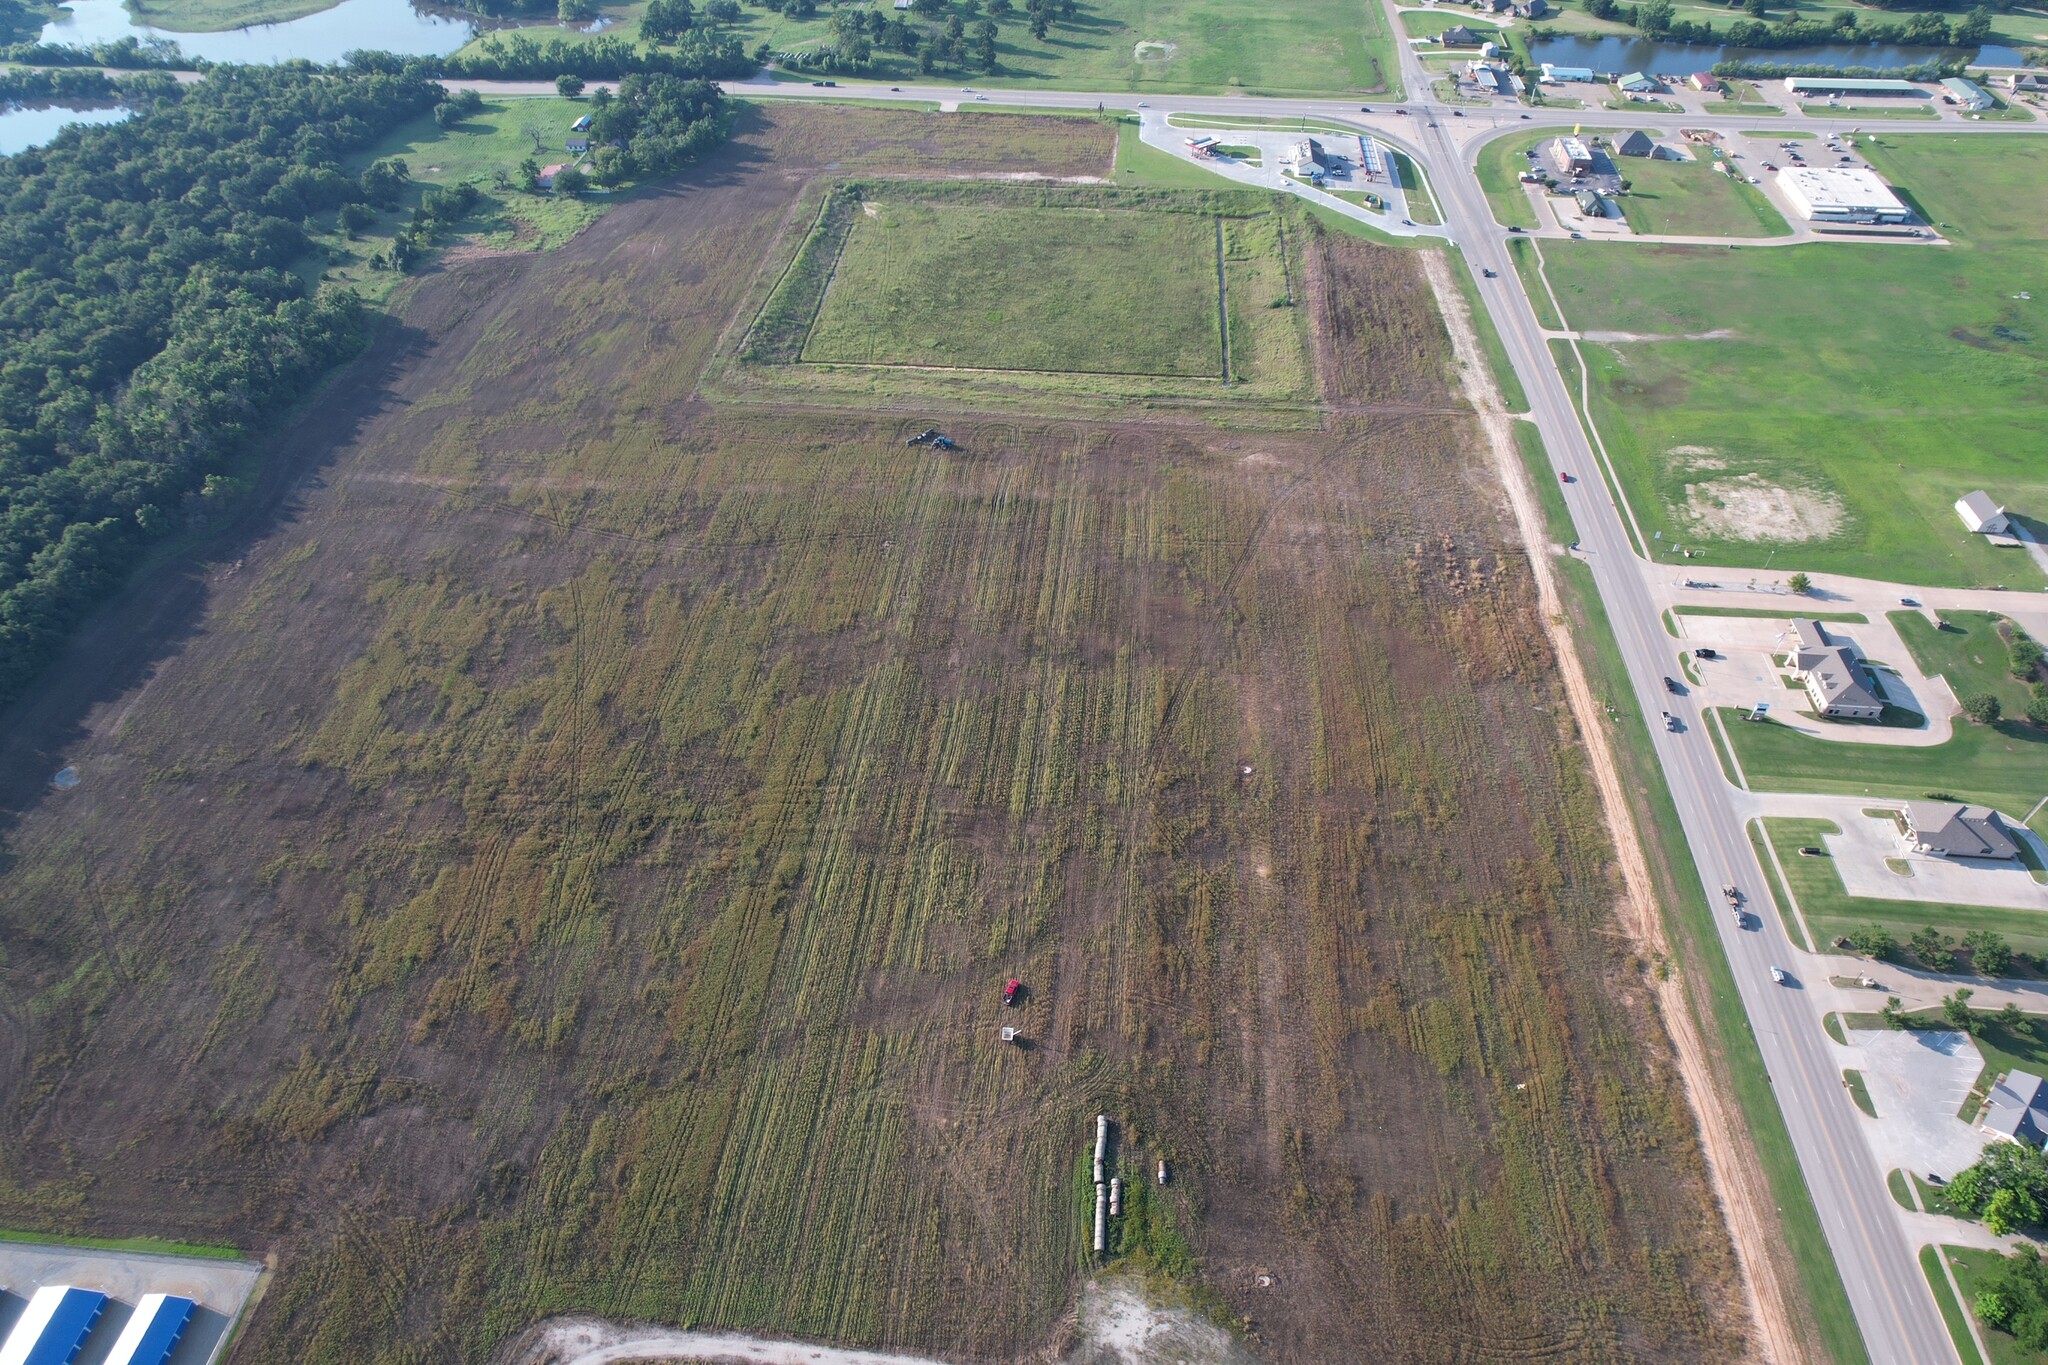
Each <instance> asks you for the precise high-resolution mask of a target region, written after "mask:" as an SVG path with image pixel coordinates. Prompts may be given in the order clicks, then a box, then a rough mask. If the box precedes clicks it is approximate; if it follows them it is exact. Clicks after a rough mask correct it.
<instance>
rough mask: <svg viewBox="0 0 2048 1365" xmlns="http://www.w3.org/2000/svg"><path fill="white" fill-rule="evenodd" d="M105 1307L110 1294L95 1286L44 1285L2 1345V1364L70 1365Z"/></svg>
mask: <svg viewBox="0 0 2048 1365" xmlns="http://www.w3.org/2000/svg"><path fill="white" fill-rule="evenodd" d="M106 1307H107V1296H106V1295H105V1294H102V1293H100V1292H99V1291H98V1290H96V1289H74V1288H72V1287H71V1286H70V1285H68V1284H51V1285H45V1286H43V1287H42V1288H41V1289H38V1290H37V1291H36V1292H35V1294H34V1295H33V1296H32V1297H30V1299H29V1301H28V1307H26V1308H24V1309H23V1310H22V1312H21V1316H20V1317H19V1318H16V1319H15V1321H14V1330H13V1331H11V1332H9V1333H8V1334H7V1341H6V1343H5V1344H0V1365H71V1361H72V1359H73V1358H74V1357H75V1356H77V1354H78V1348H79V1347H81V1346H83V1345H85V1339H86V1338H87V1337H88V1336H91V1335H92V1329H93V1325H94V1324H95V1323H97V1322H98V1321H99V1320H100V1314H101V1313H103V1312H105V1311H106Z"/></svg>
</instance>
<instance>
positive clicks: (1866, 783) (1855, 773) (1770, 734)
mask: <svg viewBox="0 0 2048 1365" xmlns="http://www.w3.org/2000/svg"><path fill="white" fill-rule="evenodd" d="M1719 714H1720V715H1721V718H1722V720H1723V721H1724V722H1725V723H1726V725H1727V729H1728V733H1729V735H1730V736H1731V737H1732V738H1733V740H1734V744H1735V753H1736V756H1737V757H1738V758H1740V759H1741V760H1742V769H1743V771H1744V772H1745V773H1747V774H1748V775H1749V785H1750V787H1751V788H1752V789H1754V790H1756V791H1803V792H1827V793H1832V794H1837V795H1846V796H1865V795H1868V796H1875V797H1882V798H1885V799H1887V800H1904V801H1914V800H1920V799H1922V798H1924V797H1925V796H1926V795H1927V794H1928V793H1929V792H1948V793H1951V794H1952V795H1954V797H1955V799H1956V800H1958V801H1975V802H1981V803H1983V804H1985V805H1991V806H1996V807H1998V808H1999V809H2000V810H2001V811H2004V812H2006V813H2007V814H2009V815H2013V816H2024V815H2025V814H2026V813H2027V812H2028V811H2030V810H2032V809H2033V808H2034V803H2035V802H2037V801H2039V800H2040V799H2041V798H2042V796H2044V795H2048V732H2043V731H2041V730H2039V729H2036V728H2035V727H2034V726H2031V725H2028V724H2027V723H2026V722H2025V721H2013V720H2001V721H1999V722H1998V723H1997V724H1995V725H1972V724H1969V723H1968V722H1964V723H1962V724H1960V725H1958V726H1957V727H1956V732H1955V735H1954V737H1953V738H1951V739H1950V740H1949V741H1948V743H1946V744H1937V745H1933V746H1931V747H1929V748H1921V749H1905V748H1892V747H1888V746H1880V745H1876V744H1856V743H1850V742H1845V741H1839V740H1826V739H1814V738H1812V737H1811V736H1808V735H1803V734H1801V733H1799V732H1798V731H1797V730H1792V729H1789V728H1787V727H1785V726H1783V725H1780V724H1778V723H1777V722H1776V721H1774V720H1768V719H1766V720H1761V721H1752V720H1748V719H1745V717H1744V716H1743V713H1741V712H1740V711H1736V710H1734V709H1733V708H1728V707H1723V708H1720V709H1719Z"/></svg>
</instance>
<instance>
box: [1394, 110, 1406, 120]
mask: <svg viewBox="0 0 2048 1365" xmlns="http://www.w3.org/2000/svg"><path fill="white" fill-rule="evenodd" d="M1394 112H1395V113H1397V114H1399V115H1400V116H1401V117H1402V118H1407V117H1408V111H1407V110H1406V109H1396V110H1395V111H1394Z"/></svg>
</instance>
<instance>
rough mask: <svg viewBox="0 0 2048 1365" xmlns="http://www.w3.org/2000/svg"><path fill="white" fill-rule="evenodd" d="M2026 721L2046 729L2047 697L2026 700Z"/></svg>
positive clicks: (2047, 724)
mask: <svg viewBox="0 0 2048 1365" xmlns="http://www.w3.org/2000/svg"><path fill="white" fill-rule="evenodd" d="M2027 719H2028V720H2029V721H2032V722H2033V723H2034V724H2035V725H2039V726H2041V727H2042V728H2044V729H2048V697H2030V698H2029V699H2028V700H2027Z"/></svg>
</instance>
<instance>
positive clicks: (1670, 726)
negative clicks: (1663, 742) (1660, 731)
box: [1664, 711, 1678, 735]
mask: <svg viewBox="0 0 2048 1365" xmlns="http://www.w3.org/2000/svg"><path fill="white" fill-rule="evenodd" d="M1664 728H1665V729H1667V730H1669V731H1670V732H1671V733H1672V734H1674V735H1675V734H1677V733H1678V717H1676V716H1674V715H1672V714H1671V713H1670V712H1669V711H1666V712H1665V713H1664Z"/></svg>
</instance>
